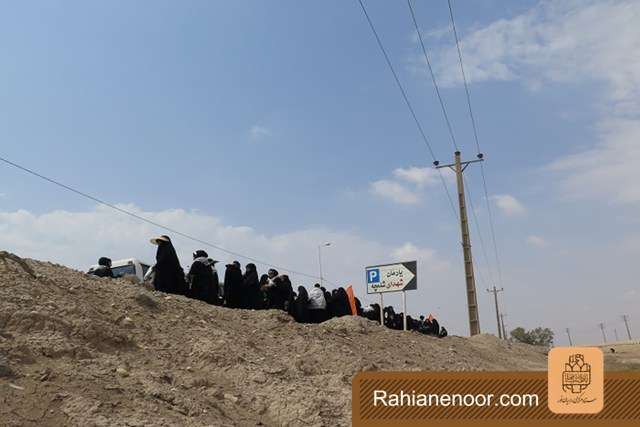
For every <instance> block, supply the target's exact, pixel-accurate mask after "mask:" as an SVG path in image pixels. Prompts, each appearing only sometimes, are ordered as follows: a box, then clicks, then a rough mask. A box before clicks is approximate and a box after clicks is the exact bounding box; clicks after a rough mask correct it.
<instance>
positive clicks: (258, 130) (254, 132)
mask: <svg viewBox="0 0 640 427" xmlns="http://www.w3.org/2000/svg"><path fill="white" fill-rule="evenodd" d="M272 134H273V133H272V132H271V129H269V128H267V127H264V126H259V125H253V126H251V129H249V139H250V140H251V141H254V142H257V141H262V140H264V139H265V138H268V137H270V136H271V135H272Z"/></svg>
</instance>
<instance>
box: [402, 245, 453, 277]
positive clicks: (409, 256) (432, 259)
mask: <svg viewBox="0 0 640 427" xmlns="http://www.w3.org/2000/svg"><path fill="white" fill-rule="evenodd" d="M391 257H392V258H393V260H394V261H414V260H418V261H422V262H424V263H425V265H428V266H429V269H430V271H444V270H447V269H448V268H449V267H450V264H449V262H448V261H444V260H440V259H438V257H437V256H436V252H435V251H434V250H433V249H430V248H419V247H417V246H416V245H414V244H413V243H411V242H406V243H405V244H403V245H402V246H400V247H397V248H395V249H394V250H393V251H392V252H391Z"/></svg>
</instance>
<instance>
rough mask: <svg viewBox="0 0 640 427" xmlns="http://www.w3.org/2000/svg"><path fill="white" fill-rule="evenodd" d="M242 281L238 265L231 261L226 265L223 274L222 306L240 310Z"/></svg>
mask: <svg viewBox="0 0 640 427" xmlns="http://www.w3.org/2000/svg"><path fill="white" fill-rule="evenodd" d="M243 282H244V279H243V277H242V271H241V270H240V263H239V262H238V261H233V262H232V263H231V264H227V269H226V270H225V272H224V305H225V307H229V308H241V303H242V301H241V298H242V284H243Z"/></svg>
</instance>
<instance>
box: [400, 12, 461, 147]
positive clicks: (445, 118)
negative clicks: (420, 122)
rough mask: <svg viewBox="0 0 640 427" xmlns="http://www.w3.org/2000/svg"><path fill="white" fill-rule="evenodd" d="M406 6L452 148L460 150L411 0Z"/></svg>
mask: <svg viewBox="0 0 640 427" xmlns="http://www.w3.org/2000/svg"><path fill="white" fill-rule="evenodd" d="M407 6H409V12H410V13H411V20H412V21H413V26H414V28H415V30H416V33H417V34H418V40H419V41H420V47H421V48H422V54H423V55H424V59H425V61H426V63H427V68H428V69H429V74H430V75H431V81H432V82H433V87H434V88H435V90H436V95H437V96H438V101H439V102H440V108H441V109H442V115H443V116H444V121H445V122H446V123H447V129H448V130H449V136H450V137H451V143H452V144H453V148H454V149H455V150H456V151H460V149H459V148H458V143H457V142H456V137H455V136H454V135H453V126H451V121H450V120H449V115H448V114H447V109H446V108H445V106H444V101H443V100H442V95H440V88H439V87H438V82H437V81H436V76H435V73H434V72H433V68H432V67H431V61H429V55H427V48H426V47H425V46H424V40H423V39H422V32H421V31H420V27H419V26H418V22H417V21H416V15H415V13H414V10H413V6H412V5H411V0H407Z"/></svg>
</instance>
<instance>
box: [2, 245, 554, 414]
mask: <svg viewBox="0 0 640 427" xmlns="http://www.w3.org/2000/svg"><path fill="white" fill-rule="evenodd" d="M545 364H546V356H545V354H544V353H543V352H542V351H540V350H538V349H536V348H533V347H529V346H525V345H519V344H512V343H506V342H504V341H500V340H497V339H496V338H495V337H491V336H486V335H483V336H478V337H474V338H472V339H465V338H460V337H448V338H445V339H437V338H432V337H427V336H424V335H420V334H417V333H403V332H398V331H392V330H388V329H385V328H381V327H379V326H378V325H377V324H376V323H374V322H370V321H368V320H366V319H363V318H358V317H342V318H338V319H332V320H330V321H328V322H325V323H323V324H321V325H303V324H298V323H295V322H293V320H292V319H291V318H290V317H289V316H288V315H286V314H285V313H283V312H279V311H273V310H269V311H251V310H229V309H226V308H221V307H213V306H210V305H207V304H204V303H201V302H199V301H193V300H189V299H186V298H183V297H180V296H174V295H171V296H169V295H166V294H161V293H158V292H155V291H151V290H148V289H145V288H144V287H141V286H139V285H135V284H132V283H131V282H130V281H127V280H119V279H118V280H110V279H101V278H97V277H94V276H88V275H85V274H83V273H81V272H78V271H74V270H70V269H68V268H65V267H63V266H60V265H54V264H51V263H46V262H38V261H33V260H26V259H25V260H23V259H20V258H18V257H16V256H15V255H12V254H8V253H6V252H0V402H2V403H1V404H0V419H2V420H3V425H9V426H12V425H15V426H17V425H38V426H41V425H51V426H54V425H55V426H59V425H79V426H102V425H104V426H107V425H108V426H145V425H154V426H173V425H184V426H206V425H215V426H221V425H222V426H224V425H229V426H232V425H233V426H235V425H247V426H249V425H251V426H255V425H313V426H321V425H326V426H335V425H349V424H350V417H351V379H352V378H353V376H354V375H355V374H356V373H357V372H358V371H362V370H523V369H530V370H544V369H545V368H546V365H545Z"/></svg>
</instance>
